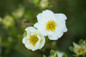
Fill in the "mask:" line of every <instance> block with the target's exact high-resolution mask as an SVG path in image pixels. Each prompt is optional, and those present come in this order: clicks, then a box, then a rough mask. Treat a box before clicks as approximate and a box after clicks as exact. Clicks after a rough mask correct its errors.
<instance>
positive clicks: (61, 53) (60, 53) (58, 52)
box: [55, 51, 64, 57]
mask: <svg viewBox="0 0 86 57" xmlns="http://www.w3.org/2000/svg"><path fill="white" fill-rule="evenodd" d="M56 54H58V57H62V56H63V55H64V52H60V51H56V52H55V55H56Z"/></svg>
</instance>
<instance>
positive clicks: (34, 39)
mask: <svg viewBox="0 0 86 57" xmlns="http://www.w3.org/2000/svg"><path fill="white" fill-rule="evenodd" d="M25 30H26V32H27V36H26V37H24V38H23V40H22V42H23V43H24V44H25V47H26V48H28V49H31V50H32V51H35V50H37V49H41V48H42V47H43V46H44V44H45V38H44V36H43V35H42V34H41V33H40V32H39V31H38V30H36V29H35V28H33V27H27V28H26V29H25Z"/></svg>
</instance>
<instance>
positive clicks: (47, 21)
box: [23, 10, 67, 51]
mask: <svg viewBox="0 0 86 57" xmlns="http://www.w3.org/2000/svg"><path fill="white" fill-rule="evenodd" d="M66 19H67V17H66V16H65V15H64V14H62V13H53V12H52V11H50V10H45V11H43V12H42V13H40V14H38V15H37V20H38V22H37V23H35V24H34V27H35V28H34V27H28V28H26V29H25V30H26V31H27V36H26V37H24V38H23V43H24V44H25V47H26V48H28V49H31V50H32V51H35V50H37V49H41V48H42V47H43V46H44V43H45V37H44V36H48V38H49V39H50V40H57V39H59V38H60V37H61V36H62V35H63V33H64V32H67V28H66V21H65V20H66Z"/></svg>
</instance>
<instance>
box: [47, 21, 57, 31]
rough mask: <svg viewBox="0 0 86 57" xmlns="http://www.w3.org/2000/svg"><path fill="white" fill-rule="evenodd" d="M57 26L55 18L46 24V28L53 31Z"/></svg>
mask: <svg viewBox="0 0 86 57" xmlns="http://www.w3.org/2000/svg"><path fill="white" fill-rule="evenodd" d="M55 28H56V23H55V22H54V20H50V21H48V23H47V24H46V30H51V31H52V32H53V31H54V30H55Z"/></svg>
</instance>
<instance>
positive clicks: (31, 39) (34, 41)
mask: <svg viewBox="0 0 86 57" xmlns="http://www.w3.org/2000/svg"><path fill="white" fill-rule="evenodd" d="M29 40H30V42H31V43H32V44H33V45H34V46H35V44H36V42H37V41H38V37H37V35H31V36H30V39H29Z"/></svg>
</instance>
